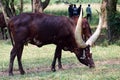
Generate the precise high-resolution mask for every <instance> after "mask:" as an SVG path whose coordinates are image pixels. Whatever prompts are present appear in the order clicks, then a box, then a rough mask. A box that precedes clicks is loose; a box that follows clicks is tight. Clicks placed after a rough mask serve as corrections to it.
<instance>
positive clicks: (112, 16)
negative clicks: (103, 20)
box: [106, 0, 117, 42]
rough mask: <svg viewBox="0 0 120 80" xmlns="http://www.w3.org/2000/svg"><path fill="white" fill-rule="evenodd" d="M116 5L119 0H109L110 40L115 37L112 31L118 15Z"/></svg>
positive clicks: (108, 22)
mask: <svg viewBox="0 0 120 80" xmlns="http://www.w3.org/2000/svg"><path fill="white" fill-rule="evenodd" d="M116 5H117V0H108V1H107V6H106V9H107V25H108V39H109V42H111V41H112V40H113V39H112V37H113V33H112V27H114V26H113V25H112V24H113V22H114V19H115V15H116Z"/></svg>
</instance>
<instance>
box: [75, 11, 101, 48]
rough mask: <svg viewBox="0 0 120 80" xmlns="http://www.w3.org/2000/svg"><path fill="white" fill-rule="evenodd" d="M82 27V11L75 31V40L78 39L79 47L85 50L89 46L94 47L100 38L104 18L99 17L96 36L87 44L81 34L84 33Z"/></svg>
mask: <svg viewBox="0 0 120 80" xmlns="http://www.w3.org/2000/svg"><path fill="white" fill-rule="evenodd" d="M81 26H82V10H81V12H80V16H79V18H78V22H77V25H76V29H75V39H76V42H77V45H78V47H80V48H85V47H87V46H88V45H90V46H92V44H93V43H94V42H95V41H96V40H97V38H98V37H99V35H100V32H101V28H102V16H101V15H100V16H99V24H98V26H97V29H96V31H95V32H94V34H93V35H92V36H91V37H90V38H89V39H88V40H87V41H86V43H85V42H84V41H83V39H82V34H81V33H82V29H81Z"/></svg>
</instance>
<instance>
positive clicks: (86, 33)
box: [51, 16, 92, 71]
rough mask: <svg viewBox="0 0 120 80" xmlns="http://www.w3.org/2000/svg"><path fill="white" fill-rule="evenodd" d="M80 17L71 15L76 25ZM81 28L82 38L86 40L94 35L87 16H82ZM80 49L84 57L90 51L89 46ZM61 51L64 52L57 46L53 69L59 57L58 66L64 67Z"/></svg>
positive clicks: (53, 69)
mask: <svg viewBox="0 0 120 80" xmlns="http://www.w3.org/2000/svg"><path fill="white" fill-rule="evenodd" d="M78 18H79V17H78V16H73V17H71V19H72V20H73V22H74V23H75V25H77V21H78ZM81 28H82V33H81V35H82V38H83V40H84V41H86V40H87V39H88V38H89V37H90V36H91V35H92V32H91V28H90V25H89V23H88V20H87V18H86V17H84V18H82V26H81ZM80 51H81V56H82V55H83V57H85V56H84V55H85V53H89V52H90V48H89V47H88V48H85V49H80ZM58 53H59V54H58ZM61 53H62V49H60V48H56V52H55V55H54V59H53V62H52V68H51V70H52V71H56V69H55V64H56V60H57V58H58V67H59V69H62V64H61ZM90 54H92V53H90Z"/></svg>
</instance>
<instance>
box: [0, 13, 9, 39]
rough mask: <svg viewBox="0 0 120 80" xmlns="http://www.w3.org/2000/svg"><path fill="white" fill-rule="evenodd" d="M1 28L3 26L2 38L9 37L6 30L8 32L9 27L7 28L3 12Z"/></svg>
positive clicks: (0, 18)
mask: <svg viewBox="0 0 120 80" xmlns="http://www.w3.org/2000/svg"><path fill="white" fill-rule="evenodd" d="M0 28H1V33H2V38H3V39H8V36H7V34H6V32H7V29H6V28H7V25H6V23H5V20H4V16H3V13H0Z"/></svg>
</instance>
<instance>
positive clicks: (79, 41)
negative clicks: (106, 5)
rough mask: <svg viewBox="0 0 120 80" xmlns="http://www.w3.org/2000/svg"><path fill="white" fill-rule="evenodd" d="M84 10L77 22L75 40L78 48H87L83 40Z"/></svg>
mask: <svg viewBox="0 0 120 80" xmlns="http://www.w3.org/2000/svg"><path fill="white" fill-rule="evenodd" d="M81 26H82V10H81V11H80V16H79V18H78V21H77V25H76V29H75V40H76V42H77V45H78V47H80V48H85V47H87V45H86V43H85V42H84V41H83V39H82V34H81V33H82V29H81V28H82V27H81Z"/></svg>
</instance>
